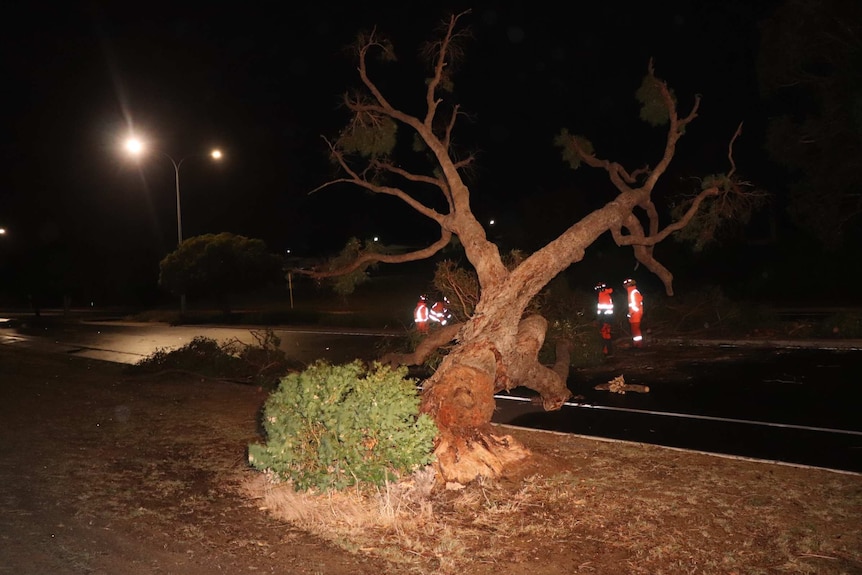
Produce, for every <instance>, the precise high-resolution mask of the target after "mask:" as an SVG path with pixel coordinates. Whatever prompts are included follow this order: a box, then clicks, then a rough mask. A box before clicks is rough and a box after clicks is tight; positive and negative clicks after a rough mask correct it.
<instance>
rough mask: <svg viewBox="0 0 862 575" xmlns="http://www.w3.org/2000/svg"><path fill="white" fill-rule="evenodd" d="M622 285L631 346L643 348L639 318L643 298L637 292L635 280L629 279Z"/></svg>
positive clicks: (642, 312)
mask: <svg viewBox="0 0 862 575" xmlns="http://www.w3.org/2000/svg"><path fill="white" fill-rule="evenodd" d="M623 285H624V286H625V288H626V292H627V293H628V296H627V300H628V305H629V313H628V316H629V326H630V327H631V330H632V346H634V347H643V344H644V337H643V335H641V318H642V317H643V315H644V298H643V296H642V295H641V292H640V291H638V284H637V282H636V281H635V280H633V279H631V278H629V279H627V280H626V281H624V282H623Z"/></svg>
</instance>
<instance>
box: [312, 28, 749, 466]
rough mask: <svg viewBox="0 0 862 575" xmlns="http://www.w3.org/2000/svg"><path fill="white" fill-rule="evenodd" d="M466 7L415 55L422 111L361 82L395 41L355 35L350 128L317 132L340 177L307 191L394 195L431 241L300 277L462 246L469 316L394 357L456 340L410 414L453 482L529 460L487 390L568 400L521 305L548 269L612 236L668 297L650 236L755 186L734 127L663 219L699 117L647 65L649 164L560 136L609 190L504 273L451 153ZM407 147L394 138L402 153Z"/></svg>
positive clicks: (540, 325) (735, 202)
mask: <svg viewBox="0 0 862 575" xmlns="http://www.w3.org/2000/svg"><path fill="white" fill-rule="evenodd" d="M466 14H468V12H464V13H461V14H457V15H452V16H451V17H449V18H448V19H447V20H446V21H445V22H444V26H443V27H442V28H441V30H442V33H441V34H440V37H439V38H437V39H436V40H435V41H434V42H432V43H431V44H429V45H428V47H427V50H425V51H424V53H425V54H428V55H429V58H428V60H429V65H430V77H429V78H428V79H427V80H426V83H425V90H424V104H423V108H424V110H423V113H421V114H416V115H414V114H412V113H408V112H405V111H404V110H402V109H400V108H398V107H396V106H395V105H393V103H392V102H391V101H390V100H389V99H387V97H386V95H384V93H383V92H382V91H381V89H380V87H379V84H378V83H376V82H375V81H374V80H373V79H372V77H371V71H370V65H371V64H372V63H375V60H374V58H380V60H381V61H383V62H385V61H387V60H391V59H394V52H393V47H392V45H391V44H390V43H389V42H388V41H387V40H386V39H385V38H383V37H382V36H380V35H379V34H378V33H377V32H376V31H374V32H371V33H368V34H363V35H360V36H359V38H358V40H357V44H356V50H357V52H356V54H357V60H358V74H359V79H360V80H361V86H362V87H361V89H360V90H358V91H356V92H352V93H348V94H346V95H345V96H344V105H345V107H346V108H347V109H348V110H349V111H350V113H351V118H350V121H349V123H348V124H347V126H346V127H345V128H344V129H343V130H342V131H341V132H340V134H339V135H338V137H337V138H334V139H326V142H327V144H328V146H329V152H330V154H331V158H332V160H333V162H334V163H335V165H336V166H337V168H338V169H339V170H340V173H339V175H338V176H337V177H335V178H334V179H332V180H330V181H328V182H326V183H325V184H323V185H322V186H320V187H319V188H317V190H315V192H316V191H319V190H320V189H322V188H325V187H328V186H331V185H334V184H344V183H348V184H353V185H355V186H357V187H358V188H359V189H361V190H365V191H367V192H372V193H374V194H381V195H384V196H391V197H393V198H395V199H397V200H400V201H401V202H404V203H405V204H407V205H408V206H410V207H411V208H413V209H414V210H415V211H416V213H417V214H419V215H420V216H424V217H425V218H428V219H430V220H433V221H434V222H436V224H438V225H439V227H440V237H439V239H437V240H436V241H433V242H431V243H430V245H428V246H427V247H424V248H422V249H418V250H416V251H413V252H410V253H401V254H386V253H379V252H371V251H367V252H366V251H363V250H359V251H358V252H357V254H356V257H355V259H353V260H352V261H351V262H349V263H348V264H345V265H341V266H335V267H333V266H328V267H326V268H320V269H318V270H312V271H310V272H307V273H309V275H312V276H313V277H315V278H318V279H323V278H333V277H337V276H340V275H344V274H351V273H356V272H357V271H361V270H364V269H366V268H367V267H368V266H370V265H373V264H377V263H400V262H409V261H416V260H421V259H427V258H430V257H431V256H433V255H435V254H437V253H438V252H440V251H441V250H442V249H443V248H445V247H446V246H447V245H448V244H449V243H450V240H452V239H453V236H457V238H458V240H460V243H461V245H462V246H463V250H464V253H465V255H466V258H467V260H468V261H469V263H470V264H471V265H472V266H473V268H474V270H475V274H476V278H477V279H478V283H479V287H480V297H479V301H478V303H477V304H476V306H475V308H474V310H473V313H472V315H471V316H470V317H469V319H468V320H467V321H466V322H463V323H461V324H457V325H448V326H446V327H444V328H443V329H440V330H436V331H434V332H432V333H431V334H430V335H429V336H428V338H427V339H426V340H425V341H423V342H422V343H420V344H419V346H418V347H417V349H416V351H415V352H414V353H412V354H409V355H406V356H403V357H401V358H399V359H400V362H401V363H408V364H417V363H420V362H422V361H423V360H424V358H425V357H426V356H427V355H428V354H430V353H431V352H432V351H434V350H435V349H436V348H437V347H438V346H440V345H444V344H449V343H450V342H452V341H453V340H454V342H455V344H454V345H453V346H452V348H451V350H450V351H449V353H448V354H447V355H446V356H445V358H444V359H443V361H442V363H441V364H440V366H439V367H438V369H437V370H436V371H435V372H434V374H433V375H432V376H431V377H430V378H428V379H427V380H426V381H424V382H423V391H422V401H421V405H420V409H421V410H422V411H423V412H424V413H428V414H431V415H432V416H433V417H434V419H435V420H436V422H437V426H438V429H439V432H440V434H439V436H438V438H437V441H436V443H435V455H436V463H435V465H436V467H437V471H438V473H439V477H440V478H441V479H442V480H444V481H449V482H459V483H466V482H469V481H472V480H474V479H475V478H477V477H479V476H490V477H493V476H497V475H499V473H500V472H501V471H502V469H503V468H504V466H505V465H507V464H508V463H510V462H514V461H517V460H520V459H522V458H524V457H526V456H528V455H529V451H528V450H527V449H526V448H525V447H524V446H523V445H521V444H519V443H518V442H517V441H515V440H514V439H513V438H511V437H509V436H503V435H501V434H499V433H498V432H495V430H494V428H493V427H492V426H491V424H490V422H491V417H492V414H493V411H494V407H495V400H494V394H495V393H497V392H500V391H502V390H509V389H512V388H514V387H517V386H524V387H527V388H530V389H533V390H535V391H537V392H538V393H539V394H540V397H541V401H542V403H543V406H544V408H545V409H546V410H556V409H559V408H560V407H561V406H562V405H563V403H564V402H565V401H566V400H567V399H568V398H569V397H570V395H571V394H570V392H569V390H568V388H567V387H566V379H567V377H568V371H569V357H568V350H567V348H566V346H565V345H558V346H557V352H558V355H557V358H556V362H555V364H554V365H553V366H550V367H549V366H546V365H543V364H542V363H540V361H539V359H538V353H539V350H540V348H541V347H542V346H543V344H544V340H545V336H546V332H547V328H548V322H547V321H546V320H545V318H543V317H542V316H540V315H535V314H525V313H524V312H525V310H526V309H527V308H528V304H529V303H530V301H531V300H532V299H533V298H534V297H535V296H536V295H537V294H539V292H540V291H541V290H542V289H543V288H544V287H545V286H546V285H547V284H548V283H549V282H550V281H551V280H552V279H553V278H554V277H555V276H557V275H558V274H559V273H560V272H562V271H563V270H565V269H566V268H568V267H569V266H570V265H572V264H573V263H576V262H579V261H581V260H582V259H583V257H584V253H585V250H586V249H587V247H589V246H590V245H591V244H592V243H593V242H595V241H596V240H597V239H598V238H599V237H600V236H601V235H602V234H604V233H606V232H610V233H611V234H612V237H613V239H614V241H615V242H616V244H617V245H619V246H630V247H631V248H632V250H633V252H634V257H635V258H636V259H637V261H639V262H640V263H641V264H643V265H644V266H645V267H646V268H647V269H649V270H650V271H651V272H653V273H654V274H655V275H656V276H657V277H658V278H659V279H660V280H661V281H662V283H663V285H664V287H665V289H666V291H667V293H668V295H672V294H673V275H672V273H671V272H670V270H668V269H667V268H666V267H665V266H663V265H662V264H661V263H660V262H659V261H658V260H657V259H656V258H655V257H654V253H653V249H654V247H655V246H656V244H658V243H659V242H661V241H663V240H665V239H666V238H668V237H669V236H671V234H673V233H674V232H676V231H679V230H682V229H683V228H684V227H686V226H687V225H689V224H691V225H698V226H700V228H701V232H700V237H701V238H702V237H705V235H709V234H711V233H713V232H715V230H716V224H715V222H716V221H719V220H724V221H727V220H728V219H730V218H739V217H743V216H744V213H745V211H746V210H750V209H751V208H752V207H753V206H754V205H755V203H754V202H752V197H753V196H752V191H751V190H750V189H749V188H748V186H747V185H746V184H745V183H744V182H742V181H740V179H739V178H738V177H737V176H736V175H735V166H734V164H733V159H732V149H733V148H732V146H733V142H734V141H735V139H736V138H737V137H738V135H739V133H740V130H739V129H737V130H736V132H735V133H734V135H733V136H732V137H731V138H730V140H729V143H728V160H729V161H730V170H729V172H728V173H726V174H721V175H718V176H712V177H710V178H704V179H703V180H702V181H703V182H704V184H703V186H702V189H700V190H699V191H697V192H696V193H694V194H693V195H692V196H691V197H689V198H687V199H686V200H685V201H684V203H683V204H682V209H681V210H679V211H678V212H675V213H676V214H677V215H676V217H671V220H672V221H670V223H668V224H666V225H662V224H661V222H660V214H659V209H658V208H657V206H656V204H655V203H654V201H653V198H652V194H653V190H654V189H655V187H656V185H657V183H658V181H659V178H661V176H662V175H663V174H664V173H665V172H666V170H667V169H668V165H669V164H670V162H671V160H672V159H673V157H674V153H675V150H676V146H677V144H678V142H679V140H680V138H681V137H682V136H683V134H684V133H685V129H686V126H688V125H689V124H690V123H691V122H692V121H693V120H694V119H695V117H696V116H697V110H698V106H699V97H695V98H694V103H693V105H692V107H691V110H690V111H689V112H688V114H687V115H683V116H681V115H680V114H679V113H678V111H677V103H676V100H675V97H674V95H673V93H672V91H671V90H670V89H669V88H668V87H667V85H666V84H665V83H664V82H663V81H662V80H660V79H659V78H658V77H656V76H655V74H654V69H653V65H652V62H650V64H649V66H648V69H647V73H646V76H645V78H644V82H643V84H642V86H641V89H640V90H639V91H638V94H637V95H638V98H639V99H640V100H641V101H642V103H643V108H642V113H641V116H642V118H643V119H645V120H647V121H650V122H652V123H655V124H658V123H662V124H663V125H665V126H667V133H666V139H665V142H664V149H663V152H662V153H661V155H660V156H659V158H658V161H657V162H656V163H655V165H653V166H646V167H643V168H639V169H637V170H634V171H630V170H628V169H627V168H625V167H623V166H622V165H621V164H619V163H617V162H614V161H609V160H604V159H601V158H599V157H598V156H597V155H596V154H595V153H594V152H593V149H592V145H591V144H590V142H589V140H587V139H586V138H583V137H580V136H573V135H569V134H568V133H567V132H565V131H563V132H561V133H560V134H559V135H558V136H557V139H556V144H557V145H559V146H561V147H562V149H563V157H564V159H565V160H566V161H568V162H569V163H570V164H571V165H572V166H573V167H577V166H579V165H580V164H586V165H587V166H590V167H592V168H596V169H600V170H604V171H605V172H607V176H608V178H609V179H610V182H611V183H612V184H613V185H614V187H615V188H616V194H615V197H613V199H612V200H611V201H609V202H607V204H605V205H604V206H603V207H601V208H599V209H596V210H595V211H593V212H592V213H589V214H587V215H585V216H584V217H583V218H582V219H580V221H577V222H575V223H573V224H572V225H571V226H570V227H569V228H568V229H566V230H565V231H564V232H563V233H562V234H561V235H560V236H559V237H557V238H556V239H554V240H553V241H551V242H550V243H548V244H547V245H546V246H544V247H543V248H541V249H539V250H538V251H536V252H534V253H532V254H531V255H529V256H528V257H526V258H524V259H523V260H522V261H520V263H518V264H517V265H515V266H514V267H511V268H507V266H506V264H505V262H504V259H503V257H502V256H501V253H500V250H499V248H498V246H497V245H496V244H494V243H493V242H491V241H490V240H489V239H488V237H487V236H486V233H485V229H483V227H482V225H481V224H480V223H479V221H478V220H477V218H476V217H475V215H474V214H473V212H472V211H471V207H470V190H469V188H468V186H467V185H466V183H465V180H464V177H463V172H464V170H465V168H467V167H468V166H469V165H470V164H471V163H472V162H473V156H472V155H466V156H465V157H457V155H456V152H455V151H454V148H453V137H454V133H455V129H456V124H457V121H458V119H459V116H460V115H461V111H460V110H459V106H458V105H457V104H456V103H453V101H452V94H451V89H452V88H453V86H454V84H453V75H454V72H455V67H456V64H457V62H458V59H459V58H460V57H461V56H462V55H463V43H464V41H465V39H466V38H467V37H468V31H467V29H466V28H465V27H464V26H463V25H462V22H461V21H462V19H463V18H464V17H465V16H466ZM404 137H412V138H413V142H412V146H407V148H409V149H412V150H413V152H415V153H416V158H419V159H424V160H426V161H427V162H428V163H427V165H426V166H425V167H426V169H424V170H423V171H419V170H418V169H417V168H413V166H416V165H418V163H417V162H416V161H413V162H412V163H402V161H399V162H396V160H395V157H394V150H395V148H396V144H397V143H398V142H399V139H400V138H404ZM402 141H403V140H402ZM407 141H408V142H409V140H407ZM404 148H405V147H404V146H400V147H399V151H404ZM416 158H414V160H415V159H416ZM405 161H406V160H405ZM406 166H410V167H406ZM429 190H433V191H434V193H435V195H436V199H435V200H430V199H429V197H430V195H429ZM419 198H422V200H420V199H419ZM435 201H436V202H437V203H433V202H435ZM677 207H678V208H679V206H677ZM698 215H699V217H696V216H698ZM704 215H706V216H711V218H712V219H710V218H707V217H704Z"/></svg>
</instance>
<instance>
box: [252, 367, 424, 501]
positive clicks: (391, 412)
mask: <svg viewBox="0 0 862 575" xmlns="http://www.w3.org/2000/svg"><path fill="white" fill-rule="evenodd" d="M406 374H407V369H406V368H404V367H401V368H397V369H393V368H390V367H388V366H383V365H381V364H379V363H374V364H373V366H372V367H371V369H367V368H366V367H365V366H364V364H363V363H362V362H361V361H359V360H356V361H354V362H352V363H348V364H344V365H338V366H333V365H330V364H328V363H326V362H324V361H319V362H317V363H314V364H312V365H311V366H310V367H309V368H308V369H306V370H305V371H302V372H299V373H292V374H289V375H287V376H286V377H284V378H283V379H282V380H281V384H280V385H279V387H278V389H277V390H276V391H275V392H273V393H272V394H271V395H270V397H269V398H268V399H267V401H266V404H265V406H264V413H263V425H264V430H265V432H266V437H267V442H266V444H265V445H259V444H252V445H250V446H249V463H251V465H252V466H253V467H255V468H256V469H260V470H264V471H269V472H272V473H273V474H275V476H276V477H277V478H279V479H281V480H286V481H290V482H292V483H293V486H294V487H295V488H296V489H297V490H300V491H305V490H308V489H312V488H314V489H317V490H321V491H324V490H328V489H335V490H340V489H344V488H346V487H349V486H352V485H356V484H361V483H371V484H375V485H380V484H382V483H384V482H385V481H388V480H394V479H397V478H398V477H399V475H402V474H405V473H410V472H412V471H413V470H415V469H417V468H418V467H420V466H423V465H427V464H428V463H430V462H431V457H432V456H431V451H432V447H433V440H434V437H435V436H436V434H437V428H436V425H435V424H434V421H433V420H432V419H431V418H430V417H429V416H427V415H425V414H422V415H419V395H418V392H417V390H416V385H415V382H414V381H413V380H411V379H407V378H406V377H405V376H406Z"/></svg>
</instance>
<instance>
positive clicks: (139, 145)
mask: <svg viewBox="0 0 862 575" xmlns="http://www.w3.org/2000/svg"><path fill="white" fill-rule="evenodd" d="M146 149H147V146H146V144H145V143H144V142H142V141H141V140H139V139H138V138H134V137H132V138H129V139H128V140H126V151H127V152H128V153H129V154H131V155H133V156H140V155H141V154H143V153H145V152H146ZM156 151H157V152H158V153H160V154H161V155H163V156H164V157H166V158H167V159H168V160H170V161H171V164H172V165H173V166H174V182H175V184H176V189H177V248H179V247H180V246H181V245H182V243H183V217H182V207H181V204H180V167H181V166H182V165H183V162H185V161H186V160H188V159H189V158H194V157H197V156H203V155H204V154H191V155H189V156H185V157H184V158H181V159H180V160H179V161H177V160H175V159H174V158H173V157H172V156H171V155H169V154H168V153H166V152H163V151H162V150H158V149H157V150H156ZM208 155H209V156H210V158H212V159H213V160H216V161H218V160H221V159H222V152H221V150H219V149H217V148H216V149H213V150H211V151H210V152H209V154H208ZM180 310H181V312H182V313H185V312H186V294H182V295H181V296H180Z"/></svg>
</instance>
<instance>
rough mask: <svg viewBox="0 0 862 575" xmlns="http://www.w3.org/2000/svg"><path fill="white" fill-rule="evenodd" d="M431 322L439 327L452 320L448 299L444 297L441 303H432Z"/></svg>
mask: <svg viewBox="0 0 862 575" xmlns="http://www.w3.org/2000/svg"><path fill="white" fill-rule="evenodd" d="M430 315H431V321H436V322H437V323H439V324H440V325H446V324H447V323H449V321H450V320H451V319H452V313H451V312H450V311H449V299H448V298H446V297H444V298H443V301H438V302H434V305H432V306H431V312H430Z"/></svg>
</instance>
